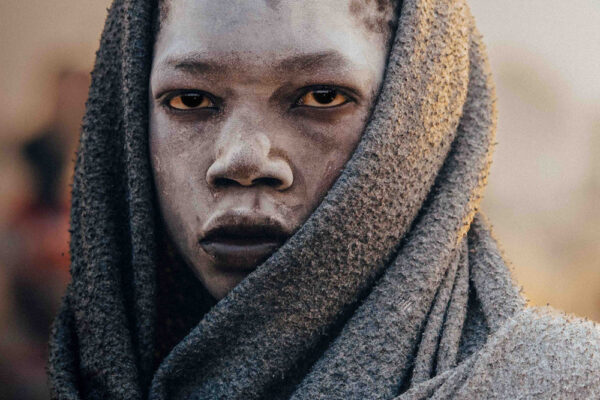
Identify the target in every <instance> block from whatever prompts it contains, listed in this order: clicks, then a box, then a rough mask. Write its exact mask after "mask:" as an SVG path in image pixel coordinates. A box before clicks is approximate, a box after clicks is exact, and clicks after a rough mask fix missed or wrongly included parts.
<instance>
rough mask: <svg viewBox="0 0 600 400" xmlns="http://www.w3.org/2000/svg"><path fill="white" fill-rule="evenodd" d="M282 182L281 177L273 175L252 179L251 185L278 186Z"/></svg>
mask: <svg viewBox="0 0 600 400" xmlns="http://www.w3.org/2000/svg"><path fill="white" fill-rule="evenodd" d="M282 184H283V182H282V181H281V179H277V178H273V177H260V178H256V179H253V180H252V185H265V186H271V187H279V186H281V185H282Z"/></svg>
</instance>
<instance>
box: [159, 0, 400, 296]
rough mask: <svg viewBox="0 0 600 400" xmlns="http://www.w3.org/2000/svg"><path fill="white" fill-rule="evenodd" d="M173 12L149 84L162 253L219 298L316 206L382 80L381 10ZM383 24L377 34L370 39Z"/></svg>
mask: <svg viewBox="0 0 600 400" xmlns="http://www.w3.org/2000/svg"><path fill="white" fill-rule="evenodd" d="M358 3H361V4H360V10H361V12H360V13H357V10H358V9H359V8H358V7H359V5H357V1H356V0H330V1H321V0H306V1H301V2H299V1H296V0H280V1H266V0H265V1H263V0H260V1H244V0H227V1H210V0H169V2H168V7H163V10H166V9H167V8H168V15H167V16H161V23H160V31H159V33H158V36H157V39H156V43H155V47H154V59H153V64H152V72H151V78H150V99H149V107H150V154H151V163H152V170H153V174H154V179H155V186H156V190H157V197H158V202H159V206H160V211H161V214H162V219H163V221H164V224H165V227H166V232H167V234H168V235H169V238H170V240H171V241H172V242H173V243H174V244H175V247H176V248H177V250H178V251H179V253H180V254H181V256H182V257H183V259H184V260H185V262H186V263H187V264H188V266H189V267H190V268H192V269H193V271H194V272H195V274H196V275H197V276H198V278H199V279H200V280H201V281H202V283H203V284H204V285H205V287H206V288H207V290H208V291H209V292H210V293H211V295H212V296H214V297H215V298H216V299H220V298H222V297H224V296H225V295H226V294H227V293H228V292H229V291H230V290H231V289H232V288H233V287H234V286H236V285H237V284H238V283H239V282H240V281H241V280H242V279H243V278H244V277H245V276H246V275H247V274H249V273H250V272H251V271H252V270H253V269H254V268H256V266H257V265H259V264H260V263H261V262H262V261H264V260H265V259H266V258H267V257H268V256H269V255H270V254H272V253H273V252H274V251H275V250H276V249H277V248H278V247H279V246H280V245H281V244H282V243H283V242H284V241H285V240H286V238H288V237H289V236H290V235H291V234H292V233H293V232H294V231H295V230H296V229H298V228H299V227H300V226H301V225H302V223H303V222H304V221H305V220H306V219H307V218H308V216H309V215H310V214H311V213H312V211H313V210H314V209H315V207H316V206H317V205H318V204H319V203H320V202H321V200H322V199H323V197H324V196H325V194H326V193H327V191H328V189H329V188H330V187H331V185H332V184H333V182H334V181H335V179H336V178H337V177H338V175H339V173H340V171H341V170H342V168H343V166H344V164H345V163H346V161H347V160H348V159H349V157H350V156H351V154H352V152H353V150H354V148H355V147H356V145H357V143H358V141H359V139H360V137H361V134H362V131H363V129H364V126H365V124H366V121H367V119H368V117H369V115H370V111H371V107H372V105H373V102H374V100H375V97H376V95H377V93H378V90H379V87H380V84H381V82H382V79H383V73H384V70H385V65H386V59H387V53H388V43H389V39H390V31H391V30H390V29H389V28H388V26H389V24H388V23H387V22H386V21H390V20H393V19H394V16H393V13H394V10H393V7H388V8H381V7H380V4H379V3H380V2H379V1H362V2H358ZM377 18H379V21H382V22H384V23H386V25H385V26H386V29H373V24H372V23H366V22H368V21H373V20H376V19H377Z"/></svg>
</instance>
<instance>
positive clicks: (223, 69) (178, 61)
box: [164, 50, 352, 74]
mask: <svg viewBox="0 0 600 400" xmlns="http://www.w3.org/2000/svg"><path fill="white" fill-rule="evenodd" d="M350 64H352V62H351V61H350V60H348V59H347V58H346V57H344V56H343V55H342V54H340V53H339V52H337V51H335V50H331V51H323V52H319V53H307V54H299V55H294V56H291V57H287V58H284V59H283V60H281V61H279V62H277V63H276V64H275V66H274V71H277V72H292V73H301V72H303V73H312V72H316V71H318V70H321V69H326V68H332V67H336V68H339V67H340V66H348V65H350ZM164 65H166V66H169V67H171V68H174V69H176V70H180V71H185V72H190V73H196V74H219V73H227V72H228V71H230V70H231V69H232V68H231V67H230V66H229V65H227V64H225V63H222V62H214V61H208V60H206V58H205V57H204V56H203V54H202V53H190V54H185V55H183V56H174V57H169V58H167V59H166V61H165V62H164Z"/></svg>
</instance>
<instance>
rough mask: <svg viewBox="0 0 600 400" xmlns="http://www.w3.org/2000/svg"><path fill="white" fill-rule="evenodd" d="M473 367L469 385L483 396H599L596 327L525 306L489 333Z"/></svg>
mask: <svg viewBox="0 0 600 400" xmlns="http://www.w3.org/2000/svg"><path fill="white" fill-rule="evenodd" d="M473 372H474V373H473V374H472V376H471V378H470V379H469V380H471V381H472V382H471V385H469V386H471V387H473V386H472V384H475V387H478V388H479V389H481V390H483V391H485V392H486V397H488V398H519V399H520V398H557V399H562V398H565V399H575V398H576V399H592V398H600V327H599V326H598V325H597V324H595V323H594V322H592V321H587V320H583V319H579V318H576V317H572V316H567V315H565V314H562V313H559V312H557V311H555V310H552V309H550V308H526V309H524V310H522V311H521V312H519V313H518V314H516V315H515V316H514V317H513V318H511V319H510V320H509V321H508V322H507V323H506V324H505V325H504V326H503V327H502V328H501V329H499V330H498V332H496V333H495V334H493V335H491V336H490V337H489V339H488V342H487V343H486V345H485V346H484V348H483V349H482V351H481V353H480V354H479V357H478V358H477V360H476V361H475V365H474V369H473ZM473 394H475V393H473ZM479 395H482V396H483V392H481V393H479ZM473 398H475V397H473Z"/></svg>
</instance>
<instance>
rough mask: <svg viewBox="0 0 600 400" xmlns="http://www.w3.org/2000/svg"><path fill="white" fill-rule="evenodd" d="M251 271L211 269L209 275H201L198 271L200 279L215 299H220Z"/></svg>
mask: <svg viewBox="0 0 600 400" xmlns="http://www.w3.org/2000/svg"><path fill="white" fill-rule="evenodd" d="M250 272H252V271H223V270H213V271H212V272H211V273H210V274H209V276H205V277H203V274H202V273H200V280H201V281H202V283H203V284H204V287H206V290H208V292H209V293H210V295H211V296H212V297H214V298H215V299H216V300H221V299H222V298H223V297H225V296H226V295H227V293H229V292H230V291H231V290H232V289H233V288H234V287H236V286H237V285H238V284H239V283H240V282H241V281H242V280H244V278H245V277H246V276H248V275H249V274H250Z"/></svg>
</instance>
